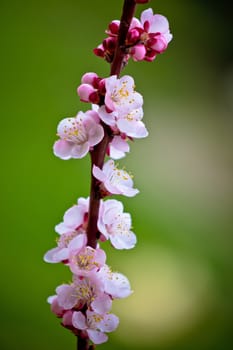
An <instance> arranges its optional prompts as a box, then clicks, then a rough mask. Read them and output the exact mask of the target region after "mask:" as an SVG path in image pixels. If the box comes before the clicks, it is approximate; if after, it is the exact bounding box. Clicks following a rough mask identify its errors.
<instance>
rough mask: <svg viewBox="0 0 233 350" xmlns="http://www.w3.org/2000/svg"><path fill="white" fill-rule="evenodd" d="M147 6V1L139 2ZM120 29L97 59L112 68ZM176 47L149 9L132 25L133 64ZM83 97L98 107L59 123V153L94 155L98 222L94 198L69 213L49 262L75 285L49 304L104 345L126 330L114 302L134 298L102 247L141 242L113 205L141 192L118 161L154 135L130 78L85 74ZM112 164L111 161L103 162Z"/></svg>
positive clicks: (70, 325)
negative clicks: (65, 270)
mask: <svg viewBox="0 0 233 350" xmlns="http://www.w3.org/2000/svg"><path fill="white" fill-rule="evenodd" d="M143 2H147V1H138V3H143ZM119 25H120V22H119V21H112V22H111V24H110V25H109V29H108V31H107V34H108V38H107V39H105V40H104V41H103V44H101V45H100V46H99V47H98V49H95V53H96V54H97V55H99V56H103V57H105V59H106V60H107V61H112V57H113V55H114V50H115V47H116V43H117V37H118V31H119ZM170 40H171V34H170V33H169V29H168V23H167V20H166V19H165V17H163V16H160V15H154V14H153V12H152V10H151V9H148V10H146V11H144V12H142V15H141V20H140V21H139V20H137V19H136V18H133V20H132V23H131V26H130V28H129V32H128V35H127V38H126V47H127V53H126V55H125V57H126V59H127V60H128V58H129V57H132V58H133V59H134V60H142V59H144V60H147V61H151V60H152V59H154V58H155V56H156V55H157V54H158V53H161V52H163V51H164V50H165V49H166V47H167V45H168V42H169V41H170ZM77 93H78V96H79V97H80V100H81V101H82V102H84V103H89V104H91V106H90V109H89V110H87V111H85V112H83V111H79V112H78V113H77V115H76V116H74V117H68V118H65V119H63V120H61V121H60V122H59V124H58V127H57V136H58V140H57V141H55V143H54V145H53V151H54V154H55V155H56V156H57V157H58V158H61V159H63V160H68V159H71V158H75V159H81V158H83V157H85V156H86V155H87V154H88V153H90V154H91V161H92V164H91V166H92V181H94V182H95V186H94V191H96V192H95V193H94V197H95V198H98V209H97V211H96V212H95V214H96V215H94V216H92V215H91V212H92V211H91V208H92V204H93V203H92V200H93V196H92V195H93V193H92V192H91V194H90V197H87V198H83V197H80V198H78V200H77V204H75V205H73V206H72V207H71V208H69V209H68V210H67V211H66V212H65V214H64V216H63V221H62V222H60V223H59V224H58V225H56V226H55V231H56V233H57V234H58V235H59V236H58V239H57V244H56V247H54V248H52V249H50V250H49V251H48V252H47V253H46V254H45V255H44V260H45V261H46V262H48V263H62V264H64V265H65V266H67V267H68V268H69V269H70V272H71V273H72V281H71V282H70V283H69V284H62V285H60V286H58V287H57V288H56V294H55V295H53V296H51V297H49V298H48V302H49V303H50V305H51V310H52V312H53V313H54V314H55V315H56V316H57V317H58V318H60V319H61V324H62V326H64V327H65V328H67V329H69V330H71V331H72V332H73V333H74V334H75V335H76V336H78V337H81V338H83V339H85V340H87V341H88V342H89V341H91V342H92V343H94V344H101V343H103V342H105V341H107V339H108V336H107V334H106V333H109V332H112V331H114V330H115V329H116V328H117V326H118V323H119V319H118V317H117V316H116V315H114V314H112V313H111V306H112V301H113V300H114V299H121V298H125V297H128V296H129V295H130V294H131V293H132V290H131V286H130V283H129V281H128V279H127V277H126V276H124V275H123V274H121V273H119V272H113V271H112V270H111V268H110V266H109V265H108V264H107V257H106V253H105V251H104V250H103V249H102V246H103V245H104V244H105V243H104V242H105V241H108V240H109V242H110V244H111V245H112V247H114V248H115V249H126V250H128V249H132V248H134V246H135V245H136V242H137V238H136V235H135V233H134V232H133V231H132V222H131V215H130V214H129V213H126V212H124V207H123V204H122V203H121V202H120V201H118V200H116V199H109V198H108V197H111V196H112V195H124V196H127V197H133V196H135V195H136V194H137V193H138V192H139V191H138V189H137V188H135V187H134V182H133V179H132V176H131V174H129V173H128V172H127V171H126V170H124V169H119V168H118V166H117V164H115V160H116V159H120V158H122V157H124V156H125V155H126V153H127V152H129V149H130V146H129V143H130V141H132V140H133V139H137V138H139V139H140V138H145V137H146V136H147V135H148V131H147V129H146V126H145V124H144V122H143V121H142V119H143V97H142V95H141V94H140V93H138V92H137V91H136V90H135V83H134V79H133V78H132V77H131V76H129V75H124V76H122V77H120V78H119V77H118V75H116V74H115V75H114V74H113V75H111V76H110V77H106V78H103V77H100V76H98V74H97V73H95V72H88V73H85V74H84V75H83V77H82V79H81V84H80V85H79V86H78V88H77ZM106 135H107V136H108V142H107V144H106V146H105V147H104V148H102V149H101V150H102V151H103V150H104V152H102V153H103V154H102V153H101V154H102V157H103V162H102V163H101V162H95V158H94V157H92V155H93V154H96V152H97V150H98V149H99V148H97V147H99V146H100V145H102V142H103V140H104V138H105V137H106ZM105 157H108V159H107V160H106V161H105V162H104V159H105ZM101 164H102V165H101ZM93 179H94V180H93ZM91 191H92V190H91ZM93 220H96V222H95V224H96V225H95V227H96V229H97V232H94V235H95V239H96V242H97V239H98V242H97V243H94V244H93V243H91V244H90V230H89V227H90V226H89V224H90V222H91V221H93ZM92 234H93V233H92V232H91V235H92Z"/></svg>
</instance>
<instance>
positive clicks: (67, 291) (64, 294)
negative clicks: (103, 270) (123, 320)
mask: <svg viewBox="0 0 233 350" xmlns="http://www.w3.org/2000/svg"><path fill="white" fill-rule="evenodd" d="M97 274H98V273H96V274H95V275H94V274H93V275H89V276H84V277H81V276H76V275H74V276H73V282H72V283H71V284H62V285H60V286H58V287H57V289H56V293H57V303H58V305H59V307H61V308H63V309H64V310H71V309H73V308H75V309H77V310H81V309H82V308H83V307H84V306H85V307H87V308H89V307H90V308H92V310H93V311H95V312H98V313H99V312H100V313H105V312H108V311H109V310H110V308H111V306H112V299H111V297H110V296H109V295H108V294H107V293H105V291H104V284H103V281H102V279H101V278H100V277H101V276H100V275H98V276H97Z"/></svg>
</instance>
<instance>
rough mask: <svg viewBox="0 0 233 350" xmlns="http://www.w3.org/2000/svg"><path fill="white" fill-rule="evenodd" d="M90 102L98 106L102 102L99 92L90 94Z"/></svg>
mask: <svg viewBox="0 0 233 350" xmlns="http://www.w3.org/2000/svg"><path fill="white" fill-rule="evenodd" d="M89 101H90V102H91V103H94V104H98V103H99V102H100V97H99V94H98V92H97V91H94V92H92V93H91V94H90V96H89Z"/></svg>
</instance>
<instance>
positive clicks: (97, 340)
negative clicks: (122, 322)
mask: <svg viewBox="0 0 233 350" xmlns="http://www.w3.org/2000/svg"><path fill="white" fill-rule="evenodd" d="M72 323H73V326H74V327H75V328H77V329H79V330H85V331H86V332H87V335H88V337H89V339H90V340H91V341H92V342H93V343H94V344H102V343H104V342H106V341H107V340H108V336H107V335H106V334H105V333H104V332H112V331H114V330H115V329H116V328H117V326H118V324H119V319H118V317H117V316H116V315H114V314H104V315H102V314H97V313H96V312H93V311H90V310H87V311H86V316H85V315H84V314H83V313H82V312H80V311H75V312H74V313H73V317H72Z"/></svg>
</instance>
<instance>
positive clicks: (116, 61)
mask: <svg viewBox="0 0 233 350" xmlns="http://www.w3.org/2000/svg"><path fill="white" fill-rule="evenodd" d="M135 9H136V1H135V0H125V1H124V5H123V11H122V16H121V22H120V26H119V34H118V40H117V45H116V50H115V55H114V58H113V62H112V64H111V73H110V74H111V75H114V74H116V75H117V76H119V75H120V72H121V70H122V65H123V62H124V58H125V54H126V52H125V42H126V37H127V34H128V31H129V26H130V23H131V21H132V18H133V15H134V12H135Z"/></svg>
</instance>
